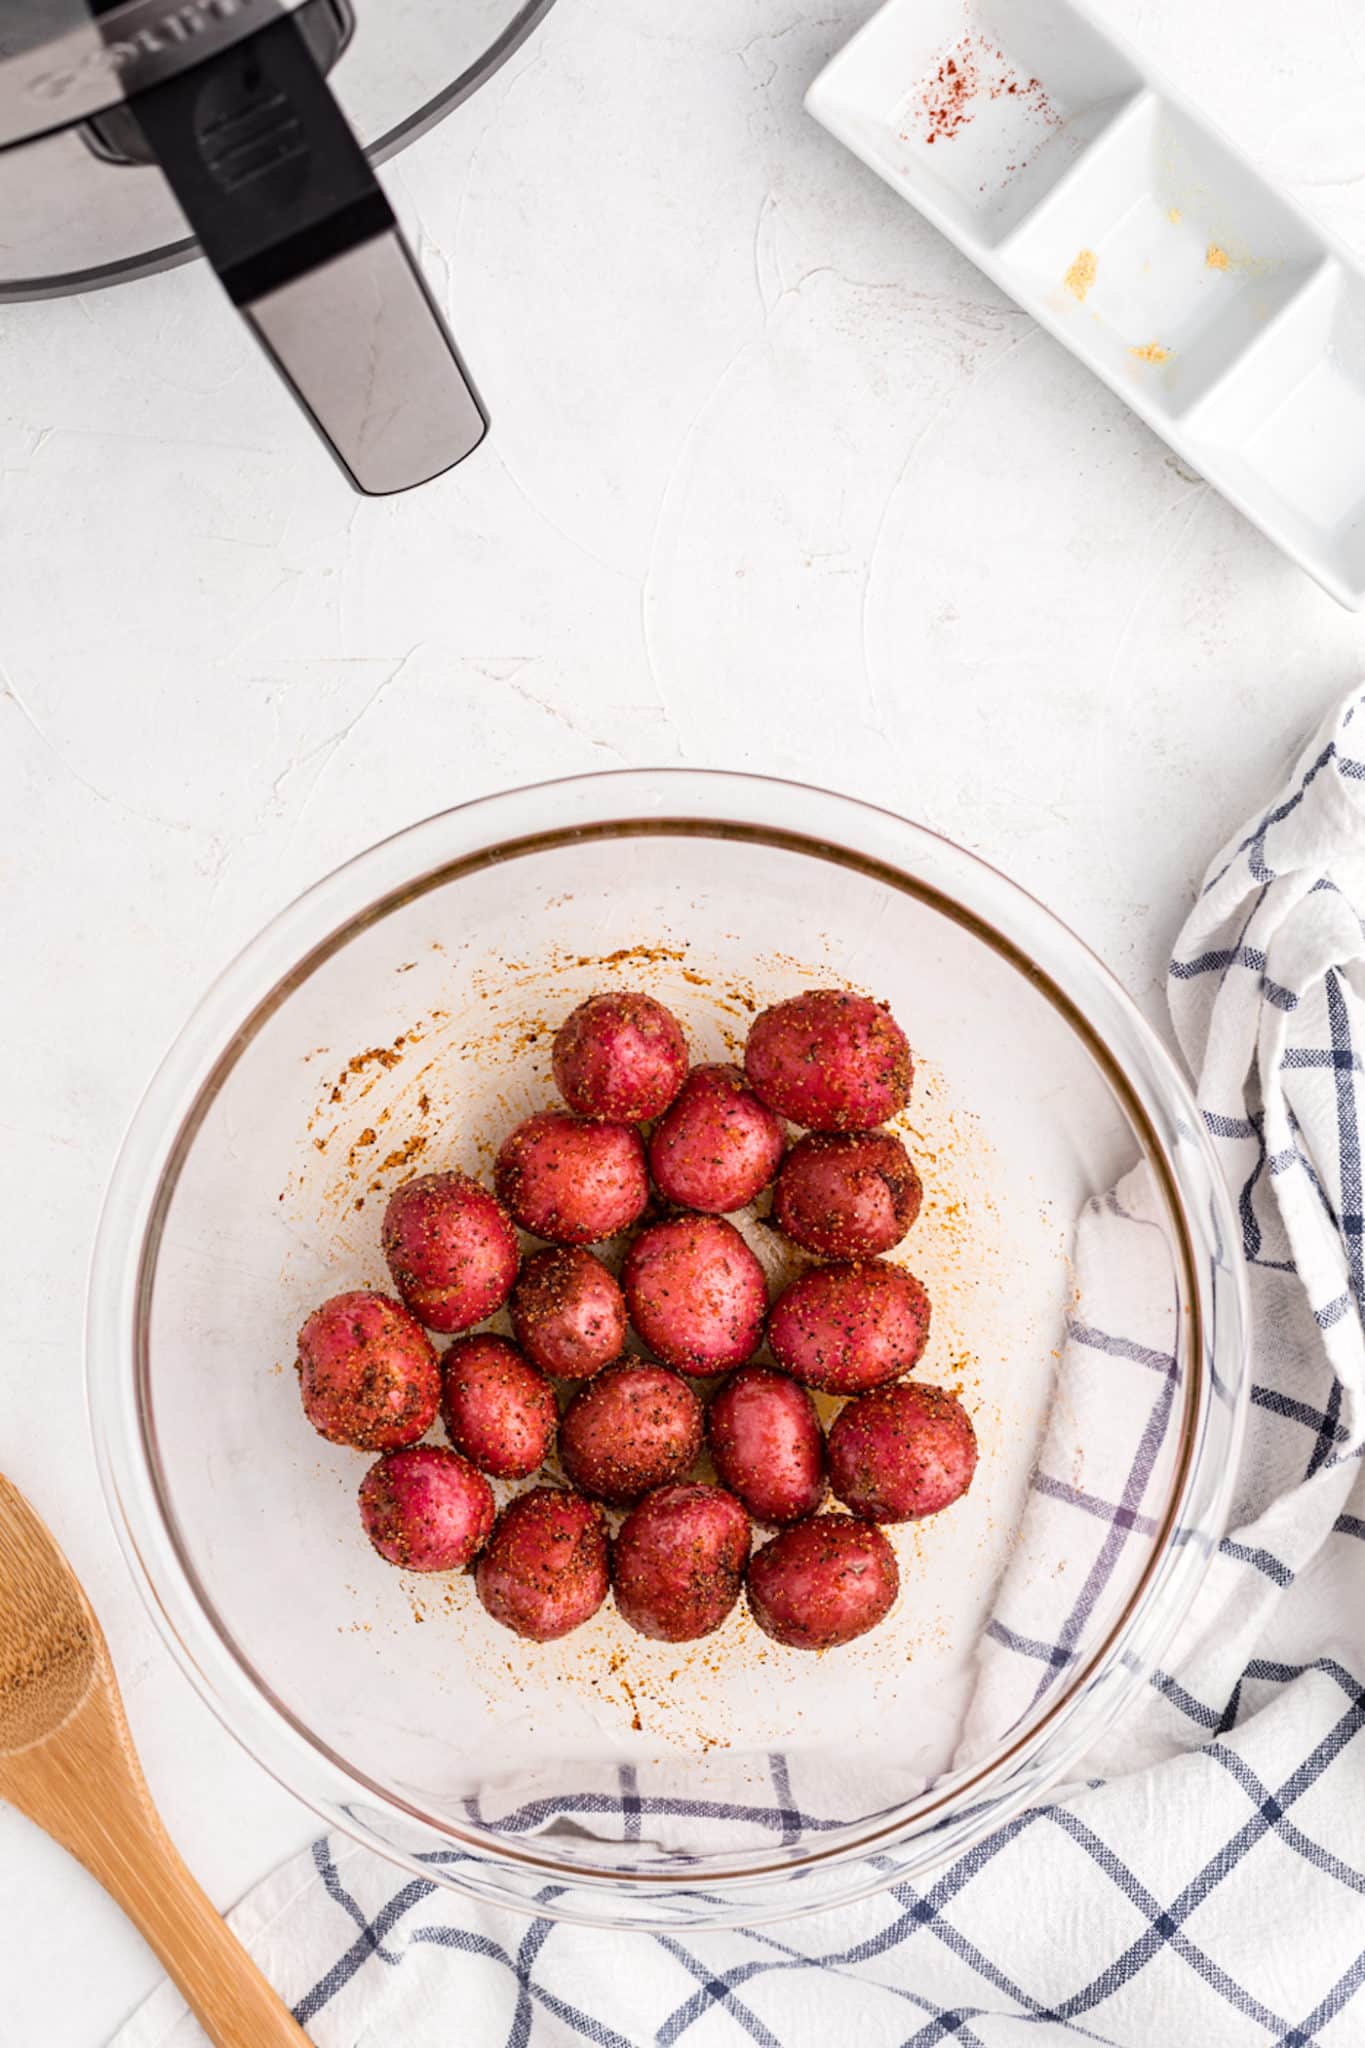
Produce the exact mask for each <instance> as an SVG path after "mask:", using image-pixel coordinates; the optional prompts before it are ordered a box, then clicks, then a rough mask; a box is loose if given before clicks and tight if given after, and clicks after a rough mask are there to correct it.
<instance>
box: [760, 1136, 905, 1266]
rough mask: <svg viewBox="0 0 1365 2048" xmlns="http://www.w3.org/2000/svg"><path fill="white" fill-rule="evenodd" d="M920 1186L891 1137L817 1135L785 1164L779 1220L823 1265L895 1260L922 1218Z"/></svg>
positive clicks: (776, 1207)
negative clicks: (890, 1256)
mask: <svg viewBox="0 0 1365 2048" xmlns="http://www.w3.org/2000/svg"><path fill="white" fill-rule="evenodd" d="M922 1192H923V1191H922V1189H921V1187H920V1178H919V1175H918V1174H917V1173H916V1171H915V1169H914V1166H913V1165H912V1164H911V1160H910V1155H909V1153H908V1152H907V1151H906V1149H905V1147H904V1145H902V1143H901V1141H900V1139H899V1138H893V1137H892V1135H891V1133H890V1131H813V1132H811V1133H810V1135H809V1136H808V1137H805V1138H802V1139H801V1141H800V1143H799V1144H797V1145H793V1147H792V1149H791V1151H790V1152H789V1153H788V1154H787V1157H786V1159H785V1160H784V1161H783V1163H782V1171H781V1173H779V1175H778V1176H777V1188H776V1191H775V1192H774V1195H773V1215H774V1217H775V1218H776V1220H777V1222H778V1224H779V1225H780V1226H781V1228H782V1229H783V1230H785V1231H786V1233H787V1235H788V1237H789V1238H791V1239H792V1241H793V1243H795V1244H799V1245H800V1246H801V1248H802V1250H803V1251H808V1252H815V1253H816V1254H817V1255H818V1256H819V1257H821V1258H825V1259H856V1258H863V1257H867V1256H869V1255H873V1254H875V1253H877V1252H889V1251H891V1250H892V1249H893V1248H894V1247H895V1246H896V1245H898V1244H899V1243H900V1241H901V1239H902V1238H903V1237H904V1236H905V1233H906V1231H907V1230H908V1229H909V1228H910V1225H911V1224H912V1223H913V1222H914V1220H915V1218H916V1217H917V1216H918V1214H919V1206H920V1199H921V1195H922Z"/></svg>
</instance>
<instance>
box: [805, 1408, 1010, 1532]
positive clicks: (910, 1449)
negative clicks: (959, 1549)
mask: <svg viewBox="0 0 1365 2048" xmlns="http://www.w3.org/2000/svg"><path fill="white" fill-rule="evenodd" d="M829 1470H830V1481H831V1484H832V1485H833V1488H834V1491H835V1493H836V1494H837V1495H838V1497H839V1499H840V1500H841V1501H843V1503H844V1505H845V1506H846V1507H849V1508H851V1509H852V1510H853V1512H854V1514H855V1515H860V1516H862V1518H863V1519H864V1520H865V1521H869V1522H916V1521H918V1520H919V1519H920V1517H921V1516H923V1515H936V1514H938V1512H939V1511H940V1509H942V1508H946V1507H951V1506H952V1504H953V1502H954V1501H955V1500H958V1499H960V1497H961V1496H962V1495H963V1494H964V1493H965V1492H966V1491H967V1488H968V1487H969V1486H970V1485H971V1483H972V1474H973V1473H974V1472H975V1471H976V1431H975V1430H974V1429H973V1428H972V1422H971V1417H970V1416H969V1415H968V1413H967V1411H966V1409H965V1408H964V1407H963V1405H962V1403H961V1402H960V1401H959V1400H958V1399H957V1397H956V1395H954V1394H950V1393H948V1392H947V1390H946V1389H945V1388H943V1387H921V1386H914V1385H911V1384H908V1383H902V1384H900V1385H898V1386H892V1387H878V1388H876V1389H875V1391H874V1392H872V1393H870V1394H860V1395H859V1397H858V1399H857V1400H856V1401H850V1402H849V1404H848V1406H847V1407H846V1408H844V1409H842V1410H841V1411H840V1413H839V1414H838V1416H836V1418H835V1421H834V1425H833V1427H832V1428H831V1430H830V1433H829Z"/></svg>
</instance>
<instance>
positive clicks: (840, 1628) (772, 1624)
mask: <svg viewBox="0 0 1365 2048" xmlns="http://www.w3.org/2000/svg"><path fill="white" fill-rule="evenodd" d="M899 1590H900V1570H899V1567H898V1566H897V1563H896V1553H895V1552H894V1550H892V1548H891V1545H890V1544H889V1543H888V1542H887V1540H886V1538H885V1536H883V1534H882V1532H881V1530H880V1529H877V1528H874V1527H873V1526H872V1525H871V1523H869V1522H859V1521H855V1520H854V1518H853V1516H852V1515H816V1516H814V1517H813V1519H812V1520H811V1521H809V1522H798V1523H797V1524H796V1525H795V1527H794V1528H791V1529H784V1530H783V1531H782V1533H781V1534H780V1535H779V1536H774V1537H773V1539H772V1541H771V1542H770V1543H765V1544H764V1545H763V1548H762V1549H761V1550H758V1551H755V1553H754V1555H753V1557H752V1558H751V1560H750V1563H749V1577H748V1595H749V1610H750V1612H751V1613H752V1615H753V1617H754V1620H755V1621H756V1622H757V1623H758V1625H759V1627H760V1628H761V1629H762V1630H763V1632H764V1634H765V1635H770V1636H771V1637H772V1638H773V1640H774V1641H775V1642H779V1643H785V1644H786V1646H787V1648H788V1649H791V1650H832V1649H835V1648H836V1647H837V1646H838V1645H839V1644H840V1643H851V1642H852V1641H853V1640H854V1638H855V1637H856V1636H865V1635H866V1634H867V1632H868V1630H869V1629H873V1628H875V1627H876V1626H877V1624H878V1622H879V1621H884V1620H885V1619H886V1617H887V1615H888V1614H889V1613H890V1612H891V1609H892V1606H893V1605H894V1604H895V1599H896V1594H897V1593H898V1592H899Z"/></svg>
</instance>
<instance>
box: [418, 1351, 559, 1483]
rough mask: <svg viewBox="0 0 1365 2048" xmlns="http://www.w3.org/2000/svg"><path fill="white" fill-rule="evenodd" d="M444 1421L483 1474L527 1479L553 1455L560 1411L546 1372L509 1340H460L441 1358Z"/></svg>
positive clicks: (449, 1433) (457, 1444) (456, 1443)
mask: <svg viewBox="0 0 1365 2048" xmlns="http://www.w3.org/2000/svg"><path fill="white" fill-rule="evenodd" d="M441 1419H442V1421H443V1422H444V1423H445V1426H446V1435H447V1436H448V1437H449V1438H450V1441H451V1442H452V1443H453V1444H454V1446H455V1448H456V1450H457V1451H462V1452H463V1453H464V1455H465V1457H466V1458H468V1459H469V1462H470V1463H471V1465H477V1466H478V1468H479V1470H480V1472H487V1473H489V1474H490V1475H491V1477H492V1478H494V1479H526V1478H529V1476H530V1475H531V1473H532V1472H538V1471H539V1469H540V1467H541V1466H542V1465H543V1464H544V1462H545V1460H546V1458H547V1457H548V1456H549V1454H550V1447H551V1445H552V1444H553V1443H554V1440H555V1429H556V1427H557V1425H558V1422H559V1410H558V1408H557V1407H556V1405H555V1390H554V1388H553V1387H552V1386H551V1385H550V1382H549V1381H548V1380H547V1379H546V1377H545V1375H544V1373H543V1372H541V1371H540V1370H539V1368H538V1367H537V1366H534V1365H532V1364H531V1361H530V1360H529V1359H528V1358H524V1357H523V1356H522V1354H521V1352H520V1351H518V1349H517V1347H516V1345H515V1344H509V1342H508V1341H507V1339H506V1337H493V1336H479V1337H461V1338H460V1340H459V1342H458V1343H455V1344H452V1345H451V1347H450V1349H449V1350H448V1351H447V1352H446V1354H445V1357H444V1358H443V1359H442V1360H441Z"/></svg>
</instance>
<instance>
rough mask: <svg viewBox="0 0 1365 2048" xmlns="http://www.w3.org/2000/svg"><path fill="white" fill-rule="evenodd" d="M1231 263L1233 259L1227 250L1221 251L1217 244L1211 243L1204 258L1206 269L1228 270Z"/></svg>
mask: <svg viewBox="0 0 1365 2048" xmlns="http://www.w3.org/2000/svg"><path fill="white" fill-rule="evenodd" d="M1231 261H1232V259H1231V257H1230V256H1229V255H1228V252H1227V250H1226V249H1220V248H1219V246H1218V244H1217V242H1210V243H1209V246H1208V253H1207V254H1206V255H1205V257H1204V263H1205V266H1206V268H1208V269H1209V270H1227V269H1228V268H1229V266H1230V264H1231Z"/></svg>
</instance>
